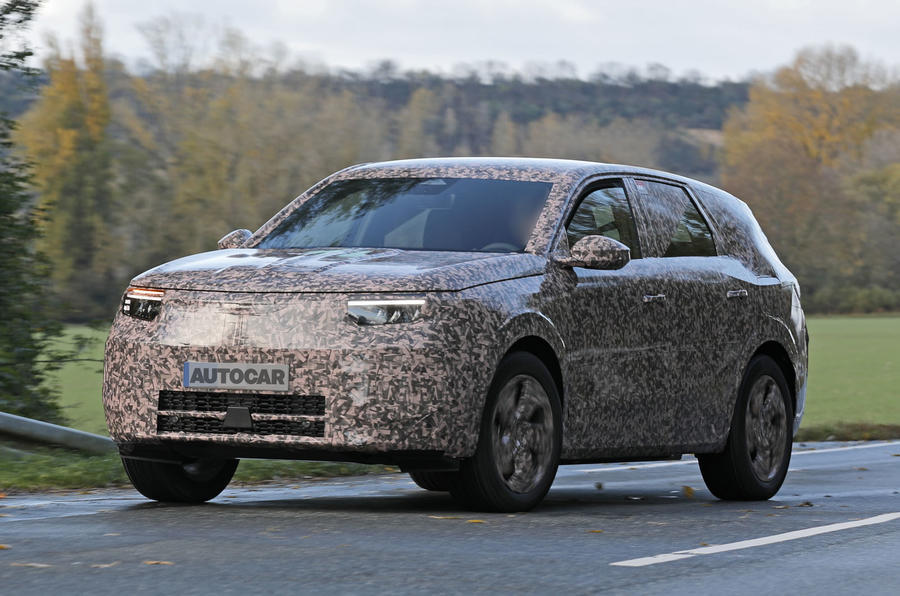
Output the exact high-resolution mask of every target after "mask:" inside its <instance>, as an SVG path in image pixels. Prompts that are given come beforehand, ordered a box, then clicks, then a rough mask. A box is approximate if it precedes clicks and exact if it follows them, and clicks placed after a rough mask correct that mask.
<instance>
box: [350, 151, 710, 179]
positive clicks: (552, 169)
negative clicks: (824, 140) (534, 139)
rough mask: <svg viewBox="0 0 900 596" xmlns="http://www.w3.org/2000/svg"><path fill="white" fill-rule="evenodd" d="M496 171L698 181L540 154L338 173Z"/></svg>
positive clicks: (435, 160) (405, 162)
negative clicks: (608, 175) (624, 175)
mask: <svg viewBox="0 0 900 596" xmlns="http://www.w3.org/2000/svg"><path fill="white" fill-rule="evenodd" d="M419 169H421V170H430V171H434V170H455V169H459V170H466V171H471V170H483V171H488V170H499V171H505V172H515V171H519V172H521V173H529V174H532V175H534V174H538V173H545V174H547V175H549V176H551V177H553V176H565V177H567V178H572V177H585V176H590V175H594V174H618V173H623V174H639V175H640V174H643V175H646V176H660V177H664V178H669V179H674V180H678V181H680V182H684V183H687V184H698V183H699V182H698V181H697V180H693V179H691V178H685V177H684V176H679V175H677V174H672V173H670V172H663V171H661V170H654V169H651V168H643V167H640V166H630V165H625V164H615V163H600V162H594V161H581V160H575V159H552V158H544V157H427V158H419V159H399V160H393V161H381V162H372V163H364V164H359V165H355V166H351V167H349V168H347V169H346V170H343V172H342V174H350V175H351V176H352V175H353V174H367V175H373V174H376V173H377V172H384V173H386V174H387V173H388V171H389V172H390V173H391V174H392V175H397V174H398V173H399V172H405V173H407V175H408V174H409V172H410V171H411V170H419Z"/></svg>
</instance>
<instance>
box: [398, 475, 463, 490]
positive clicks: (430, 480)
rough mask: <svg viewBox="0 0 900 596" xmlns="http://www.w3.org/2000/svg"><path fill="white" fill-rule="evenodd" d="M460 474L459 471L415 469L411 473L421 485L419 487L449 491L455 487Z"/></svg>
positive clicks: (414, 479) (413, 478) (411, 476)
mask: <svg viewBox="0 0 900 596" xmlns="http://www.w3.org/2000/svg"><path fill="white" fill-rule="evenodd" d="M458 476H459V473H458V472H450V471H442V472H433V471H429V470H413V471H411V472H410V473H409V477H410V478H412V480H413V482H415V483H416V484H418V485H419V488H424V489H425V490H432V491H435V492H448V491H449V490H450V489H451V488H452V487H453V485H454V483H455V482H456V479H457V477H458Z"/></svg>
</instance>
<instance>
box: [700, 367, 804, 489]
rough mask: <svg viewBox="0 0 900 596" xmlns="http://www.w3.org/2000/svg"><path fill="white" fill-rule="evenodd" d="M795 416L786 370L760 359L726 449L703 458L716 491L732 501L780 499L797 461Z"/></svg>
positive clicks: (744, 388)
mask: <svg viewBox="0 0 900 596" xmlns="http://www.w3.org/2000/svg"><path fill="white" fill-rule="evenodd" d="M793 416H794V412H793V407H792V402H791V394H790V391H789V389H788V386H787V382H786V381H785V378H784V374H783V373H782V372H781V368H780V367H779V366H778V364H777V363H776V362H775V361H774V360H772V359H771V358H770V357H768V356H756V357H755V358H754V359H753V360H751V361H750V365H749V366H748V367H747V371H746V373H744V379H743V380H742V381H741V387H740V391H739V393H738V401H737V405H736V407H735V413H734V419H733V420H732V423H731V431H730V433H729V435H728V443H727V444H726V447H725V451H724V452H722V453H717V454H711V455H699V456H698V457H697V459H698V460H699V462H700V472H701V473H702V474H703V480H704V482H706V486H707V488H709V490H710V492H711V493H712V494H713V495H715V496H716V497H718V498H720V499H726V500H765V499H769V498H771V497H772V496H774V495H775V493H777V492H778V490H779V489H780V488H781V485H782V483H784V478H785V476H786V475H787V469H788V465H789V464H790V461H791V438H792V437H791V429H792V421H793Z"/></svg>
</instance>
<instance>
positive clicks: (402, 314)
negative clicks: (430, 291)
mask: <svg viewBox="0 0 900 596" xmlns="http://www.w3.org/2000/svg"><path fill="white" fill-rule="evenodd" d="M424 306H425V301H424V300H349V301H348V302H347V316H348V317H350V318H351V319H353V321H354V322H355V323H356V324H357V325H385V324H387V323H412V322H413V321H418V320H419V319H421V318H422V309H423V307H424Z"/></svg>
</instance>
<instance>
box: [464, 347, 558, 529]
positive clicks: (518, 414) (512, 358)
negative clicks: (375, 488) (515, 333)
mask: <svg viewBox="0 0 900 596" xmlns="http://www.w3.org/2000/svg"><path fill="white" fill-rule="evenodd" d="M561 446H562V408H561V406H560V399H559V392H558V391H557V388H556V383H555V382H554V381H553V377H552V376H551V375H550V372H549V371H548V370H547V367H546V366H544V363H543V362H541V360H540V359H539V358H538V357H537V356H534V355H533V354H530V353H527V352H515V353H513V354H510V355H509V356H507V357H505V358H504V359H503V361H502V362H501V363H500V366H499V367H498V368H497V372H496V374H495V375H494V380H493V382H492V383H491V387H490V390H489V392H488V397H487V401H486V403H485V408H484V413H483V415H482V421H481V432H480V435H479V439H478V448H477V449H476V451H475V455H474V457H472V458H470V459H468V460H466V461H464V462H462V464H461V465H460V469H459V475H458V477H457V482H456V483H455V484H453V485H452V486H451V489H450V494H451V495H452V496H453V497H454V499H456V500H457V501H458V502H460V503H461V504H463V505H465V506H468V507H471V508H473V509H477V510H482V511H504V512H512V511H527V510H529V509H531V508H533V507H534V506H535V505H537V504H538V503H540V502H541V500H542V499H543V498H544V496H545V495H546V494H547V491H548V490H550V485H551V484H553V479H554V478H555V477H556V470H557V468H558V467H559V456H560V450H561Z"/></svg>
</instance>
